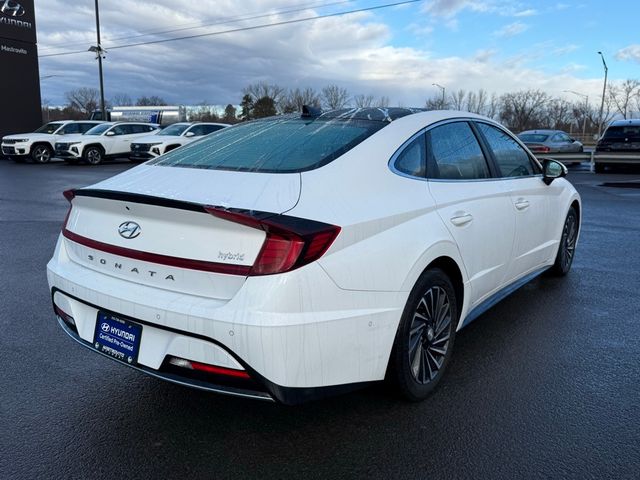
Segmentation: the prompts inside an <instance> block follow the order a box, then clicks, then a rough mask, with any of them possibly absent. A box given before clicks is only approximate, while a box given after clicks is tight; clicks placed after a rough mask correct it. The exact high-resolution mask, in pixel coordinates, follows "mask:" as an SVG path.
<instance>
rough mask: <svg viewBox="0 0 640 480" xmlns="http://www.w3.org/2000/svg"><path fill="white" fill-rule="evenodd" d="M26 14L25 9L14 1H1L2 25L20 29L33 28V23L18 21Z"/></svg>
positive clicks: (0, 14) (0, 18) (0, 19)
mask: <svg viewBox="0 0 640 480" xmlns="http://www.w3.org/2000/svg"><path fill="white" fill-rule="evenodd" d="M25 13H26V11H25V9H24V7H23V6H22V5H20V4H19V3H18V2H16V1H14V0H0V23H3V24H5V25H11V26H14V27H19V28H33V25H32V23H31V22H28V21H25V20H17V17H22V16H23V15H24V14H25Z"/></svg>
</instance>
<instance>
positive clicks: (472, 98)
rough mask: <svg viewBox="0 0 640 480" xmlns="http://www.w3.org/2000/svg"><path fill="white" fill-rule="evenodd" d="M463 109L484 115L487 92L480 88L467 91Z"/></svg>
mask: <svg viewBox="0 0 640 480" xmlns="http://www.w3.org/2000/svg"><path fill="white" fill-rule="evenodd" d="M465 110H467V112H471V113H477V114H479V115H485V114H486V113H487V112H486V110H487V92H486V91H485V90H484V89H482V88H481V89H480V90H478V91H477V92H469V93H467V101H466V107H465Z"/></svg>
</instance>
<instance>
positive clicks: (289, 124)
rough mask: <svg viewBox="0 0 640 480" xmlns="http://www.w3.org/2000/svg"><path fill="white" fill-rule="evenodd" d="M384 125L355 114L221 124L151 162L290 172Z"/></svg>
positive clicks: (327, 158) (328, 157) (317, 163)
mask: <svg viewBox="0 0 640 480" xmlns="http://www.w3.org/2000/svg"><path fill="white" fill-rule="evenodd" d="M385 125H386V122H381V121H375V120H361V119H353V118H351V119H350V118H348V117H345V118H331V119H322V118H317V119H315V120H314V119H304V118H300V117H280V118H268V119H264V120H255V121H253V122H248V123H244V124H240V125H236V126H233V127H227V128H223V129H222V130H220V131H219V132H217V133H216V134H215V135H211V136H206V137H203V138H202V139H200V140H198V141H195V142H193V143H191V144H189V145H187V146H185V147H182V148H180V149H177V150H175V151H172V152H169V153H168V154H166V155H164V156H162V157H160V158H159V159H158V160H156V161H154V162H153V164H155V165H162V166H175V167H190V168H206V169H213V170H236V171H245V172H264V173H293V172H302V171H306V170H312V169H314V168H318V167H321V166H323V165H326V164H327V163H329V162H331V161H333V160H335V159H336V158H338V157H339V156H341V155H343V154H344V153H346V152H347V151H349V150H350V149H352V148H353V147H355V146H356V145H358V144H359V143H360V142H362V141H363V140H364V139H366V138H367V137H369V136H371V135H373V134H374V133H375V132H377V131H378V130H380V129H381V128H382V127H384V126H385Z"/></svg>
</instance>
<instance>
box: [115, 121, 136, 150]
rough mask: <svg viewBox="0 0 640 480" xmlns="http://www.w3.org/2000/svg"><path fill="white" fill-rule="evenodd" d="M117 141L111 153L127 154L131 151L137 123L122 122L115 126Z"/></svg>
mask: <svg viewBox="0 0 640 480" xmlns="http://www.w3.org/2000/svg"><path fill="white" fill-rule="evenodd" d="M114 131H115V132H116V135H115V141H114V143H113V147H112V149H111V155H126V154H128V153H130V152H131V142H132V141H133V139H134V137H135V124H120V125H117V126H116V127H115V128H114Z"/></svg>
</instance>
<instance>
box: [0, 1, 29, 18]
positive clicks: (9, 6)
mask: <svg viewBox="0 0 640 480" xmlns="http://www.w3.org/2000/svg"><path fill="white" fill-rule="evenodd" d="M0 13H3V14H4V15H6V16H7V17H21V16H23V15H24V13H25V12H24V8H23V7H22V5H20V4H19V3H18V2H16V1H14V0H0Z"/></svg>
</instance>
